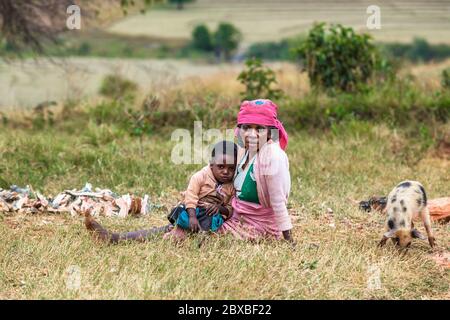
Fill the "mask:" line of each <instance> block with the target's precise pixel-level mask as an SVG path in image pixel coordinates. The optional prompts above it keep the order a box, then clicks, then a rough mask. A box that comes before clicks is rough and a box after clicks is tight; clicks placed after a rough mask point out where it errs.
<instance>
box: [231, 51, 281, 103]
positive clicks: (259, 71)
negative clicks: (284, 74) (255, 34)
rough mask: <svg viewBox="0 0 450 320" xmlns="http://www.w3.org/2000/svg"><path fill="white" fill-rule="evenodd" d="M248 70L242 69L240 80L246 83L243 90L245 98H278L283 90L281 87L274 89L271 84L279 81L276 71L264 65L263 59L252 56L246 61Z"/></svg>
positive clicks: (242, 93)
mask: <svg viewBox="0 0 450 320" xmlns="http://www.w3.org/2000/svg"><path fill="white" fill-rule="evenodd" d="M245 65H246V67H247V69H246V70H244V71H242V72H241V73H240V74H239V76H238V78H237V79H238V80H239V81H240V82H241V83H242V84H243V85H245V91H244V92H241V95H242V98H243V99H244V100H253V99H258V98H267V99H273V100H278V99H280V98H281V97H282V95H283V92H282V91H281V90H280V89H272V88H271V85H272V84H275V83H277V80H276V78H275V72H273V70H271V69H270V68H268V67H264V66H263V64H262V61H261V59H258V58H252V59H248V60H247V61H246V62H245Z"/></svg>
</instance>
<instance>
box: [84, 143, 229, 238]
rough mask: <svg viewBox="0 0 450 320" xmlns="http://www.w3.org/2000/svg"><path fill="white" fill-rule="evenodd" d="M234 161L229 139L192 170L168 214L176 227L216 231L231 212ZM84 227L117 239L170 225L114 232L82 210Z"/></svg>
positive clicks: (142, 235)
mask: <svg viewBox="0 0 450 320" xmlns="http://www.w3.org/2000/svg"><path fill="white" fill-rule="evenodd" d="M236 162H237V146H236V144H234V143H233V142H231V141H221V142H219V143H217V144H215V145H214V148H213V150H212V154H211V160H210V163H209V164H208V165H207V166H205V167H204V168H202V169H201V170H200V171H198V172H197V173H195V174H194V175H193V176H192V177H191V179H190V181H189V185H188V188H187V190H186V192H185V195H184V201H183V202H182V203H181V204H180V205H178V206H176V207H175V208H174V209H173V210H172V211H171V212H170V214H169V216H168V217H167V218H168V219H169V221H170V222H171V223H172V224H175V225H176V226H177V227H179V228H182V229H186V230H190V231H192V232H198V231H200V230H203V231H213V232H214V231H216V230H217V229H218V228H219V227H220V226H221V225H222V224H223V222H224V220H226V219H228V218H229V217H230V216H231V214H232V207H231V199H232V197H233V196H234V187H233V178H234V172H235V169H236ZM85 217H86V218H85V225H86V228H87V229H88V230H90V231H92V232H94V235H95V237H96V238H97V239H100V240H102V241H108V242H110V243H118V242H119V241H122V240H137V241H145V240H146V239H147V238H148V237H150V236H152V235H155V234H159V233H166V232H169V231H170V230H171V229H172V228H173V227H172V225H167V226H162V227H154V228H152V229H148V230H139V231H132V232H125V233H113V232H110V231H108V230H106V229H105V228H103V227H102V226H101V225H100V224H99V223H98V222H97V221H95V220H94V219H93V218H92V216H91V215H90V214H89V212H86V214H85Z"/></svg>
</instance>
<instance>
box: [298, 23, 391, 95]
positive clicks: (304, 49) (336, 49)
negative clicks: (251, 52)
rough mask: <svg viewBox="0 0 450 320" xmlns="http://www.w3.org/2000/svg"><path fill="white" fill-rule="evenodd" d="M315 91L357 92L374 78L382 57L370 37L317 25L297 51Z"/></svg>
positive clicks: (350, 29) (339, 27)
mask: <svg viewBox="0 0 450 320" xmlns="http://www.w3.org/2000/svg"><path fill="white" fill-rule="evenodd" d="M296 51H297V54H298V56H299V57H300V59H301V61H302V63H303V65H304V67H305V69H306V71H307V72H308V76H309V79H310V81H311V84H312V85H313V86H314V87H321V88H326V89H331V88H337V89H340V90H343V91H354V90H356V89H358V86H359V85H360V84H364V83H367V82H368V81H369V80H370V79H371V77H372V76H373V75H374V72H375V71H376V68H377V66H379V65H380V66H381V65H383V64H382V63H380V60H381V57H380V55H379V53H378V51H377V49H376V48H375V46H374V44H373V43H372V42H371V37H370V35H367V34H361V35H360V34H356V33H355V32H354V30H353V29H352V28H346V27H343V26H342V25H332V26H330V27H328V28H326V26H325V23H320V24H316V25H315V26H314V27H313V28H312V29H311V31H310V32H309V34H308V37H307V39H306V41H305V42H303V43H302V44H301V45H300V46H299V48H298V49H297V50H296Z"/></svg>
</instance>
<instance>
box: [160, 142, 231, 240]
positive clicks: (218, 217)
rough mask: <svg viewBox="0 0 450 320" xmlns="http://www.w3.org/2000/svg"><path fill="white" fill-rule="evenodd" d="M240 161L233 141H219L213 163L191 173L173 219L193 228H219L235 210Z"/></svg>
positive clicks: (171, 217)
mask: <svg viewBox="0 0 450 320" xmlns="http://www.w3.org/2000/svg"><path fill="white" fill-rule="evenodd" d="M236 161H237V146H236V145H235V144H234V143H233V142H230V141H221V142H219V143H217V144H216V145H215V146H214V148H213V150H212V154H211V160H210V163H209V164H208V165H207V166H205V167H204V168H202V169H201V170H200V171H198V172H197V173H195V174H194V175H193V176H192V177H191V179H190V181H189V185H188V188H187V190H186V192H185V196H184V201H183V203H181V204H179V205H178V206H177V207H175V208H174V209H173V210H172V211H171V213H170V214H169V216H168V219H169V221H170V222H171V223H172V224H175V225H177V226H178V227H180V228H182V229H188V230H190V231H193V232H197V231H199V230H200V229H201V230H203V231H213V232H215V231H217V229H218V228H219V227H220V226H221V225H222V224H223V222H224V220H226V219H228V218H229V217H230V216H231V213H232V207H231V198H232V197H233V195H234V186H233V177H234V172H235V169H236Z"/></svg>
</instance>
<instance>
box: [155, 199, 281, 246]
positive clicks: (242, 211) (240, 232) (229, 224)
mask: <svg viewBox="0 0 450 320" xmlns="http://www.w3.org/2000/svg"><path fill="white" fill-rule="evenodd" d="M231 205H232V207H233V214H232V216H231V217H230V219H228V220H226V221H225V222H224V223H223V225H222V226H221V227H220V228H219V229H218V230H217V233H218V234H231V235H233V236H234V237H236V238H238V239H242V240H256V239H264V238H268V239H280V238H281V235H282V234H281V232H280V231H278V228H277V226H276V223H275V214H274V212H273V209H272V208H270V207H269V208H264V207H262V206H261V205H260V204H257V203H252V202H247V201H242V200H239V199H237V198H236V197H234V198H233V199H232V202H231ZM185 237H186V231H184V230H183V229H181V228H175V229H173V230H172V231H171V232H169V233H167V234H165V235H164V238H165V239H166V238H174V239H177V240H178V239H179V240H181V239H184V238H185Z"/></svg>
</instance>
